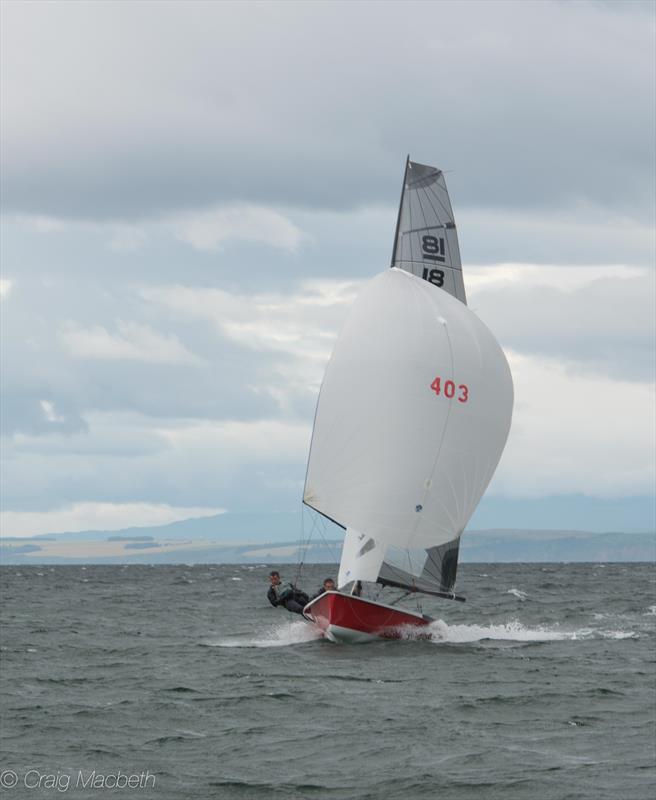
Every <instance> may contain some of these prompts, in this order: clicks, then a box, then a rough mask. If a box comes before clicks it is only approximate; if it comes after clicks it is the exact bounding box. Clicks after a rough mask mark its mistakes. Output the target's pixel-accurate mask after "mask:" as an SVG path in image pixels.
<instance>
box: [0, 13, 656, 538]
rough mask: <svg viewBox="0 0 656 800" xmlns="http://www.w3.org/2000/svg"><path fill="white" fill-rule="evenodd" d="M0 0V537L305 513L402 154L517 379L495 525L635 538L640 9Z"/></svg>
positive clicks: (640, 432)
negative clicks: (314, 444) (457, 251)
mask: <svg viewBox="0 0 656 800" xmlns="http://www.w3.org/2000/svg"><path fill="white" fill-rule="evenodd" d="M0 9H1V13H2V20H1V21H2V70H1V80H2V94H1V99H2V109H1V110H2V114H1V120H2V123H1V124H2V283H0V290H1V295H2V301H1V303H2V306H1V307H2V356H3V362H2V370H3V372H2V436H3V438H2V456H3V467H2V501H3V510H4V525H3V533H4V534H5V535H27V534H31V533H43V532H47V531H57V530H75V529H86V528H93V527H98V528H112V527H117V528H118V527H124V526H127V525H138V524H143V525H146V524H151V523H153V524H154V523H161V522H165V521H168V520H173V519H181V518H185V517H189V516H194V515H201V514H209V513H213V512H214V511H215V510H217V509H228V510H231V511H242V510H261V511H266V510H292V509H294V508H298V507H299V504H300V497H301V492H302V484H303V479H304V474H305V461H306V456H307V448H308V444H309V436H310V431H311V423H312V416H313V412H314V406H315V403H316V397H317V391H318V387H319V384H320V381H321V377H322V374H323V368H324V366H325V363H326V360H327V358H328V356H329V354H330V351H331V347H332V344H333V342H334V340H335V337H336V335H337V332H338V330H339V326H340V323H341V321H342V319H343V318H344V315H345V314H346V312H347V310H348V308H349V305H350V304H351V303H352V301H353V299H354V297H355V296H356V294H357V292H358V289H359V287H360V286H361V285H362V283H363V282H364V281H366V280H367V279H368V278H370V277H373V276H374V275H375V274H376V273H377V272H380V271H381V270H382V269H385V268H386V267H387V266H388V264H389V258H390V253H391V247H392V238H393V232H394V225H395V217H396V210H397V204H398V197H399V190H400V184H401V177H402V171H403V164H404V160H405V156H406V153H408V152H409V153H410V154H411V156H412V157H413V158H414V159H415V160H417V161H422V162H424V163H429V164H435V165H436V166H439V167H440V168H442V169H444V170H445V173H446V177H447V183H448V187H449V191H450V195H451V200H452V204H453V207H454V211H455V214H456V221H457V224H458V231H459V237H460V246H461V251H462V256H463V264H464V275H465V284H466V287H467V295H468V299H469V303H470V306H471V307H472V309H473V310H474V311H475V312H476V313H478V314H479V315H480V316H481V318H482V319H483V320H484V321H485V322H486V323H487V324H488V325H489V326H490V327H491V328H492V330H493V331H494V332H495V334H496V335H497V337H498V338H499V340H500V342H501V344H502V345H503V347H504V349H505V350H506V352H507V354H508V357H509V361H510V363H511V367H512V371H513V377H514V381H515V396H516V405H515V416H514V423H513V429H512V432H511V437H510V440H509V444H508V447H507V450H506V453H505V455H504V457H503V460H502V463H501V465H500V468H499V470H498V474H497V476H496V478H495V479H494V481H493V484H492V485H491V487H490V495H491V497H493V498H494V499H495V502H496V505H495V509H497V510H498V509H503V508H504V507H505V508H507V509H509V510H511V509H512V508H513V503H520V502H521V503H522V508H526V507H527V506H526V499H527V498H536V501H537V499H543V498H551V501H552V503H553V504H554V505H553V507H554V508H556V509H557V508H558V507H559V506H558V503H559V502H561V501H562V502H563V504H565V501H567V503H568V504H569V505H567V507H568V508H569V507H571V496H572V495H580V496H587V497H588V498H599V499H600V501H601V500H604V501H608V500H609V499H615V500H617V501H618V502H620V503H625V504H626V507H627V508H630V507H631V503H632V502H633V500H635V501H636V503H640V505H639V508H641V509H647V511H643V512H641V514H642V516H641V517H640V519H639V520H638V522H637V523H636V520H635V515H634V516H633V517H631V520H632V521H631V523H630V524H629V523H627V526H629V527H634V528H635V527H638V528H643V529H648V528H650V527H653V524H654V521H653V517H651V515H650V513H649V511H648V509H649V504H648V503H647V504H645V498H646V497H649V496H653V493H654V411H653V408H654V333H655V331H654V324H655V323H654V319H655V308H654V294H655V285H654V257H655V241H654V213H655V179H654V169H655V163H654V160H655V159H654V154H655V149H654V139H655V137H656V130H655V118H656V109H655V86H654V75H655V68H656V52H655V44H654V42H655V19H654V4H653V3H651V2H622V3H619V2H618V3H615V2H606V3H602V2H530V1H528V2H521V3H519V2H510V3H504V2H491V1H490V0H488V1H487V2H482V3H477V2H467V3H450V2H439V3H429V2H421V3H416V4H413V3H409V2H404V3H394V2H382V3H374V2H360V3H357V2H354V3H348V4H347V3H337V2H333V3H318V2H313V3H300V2H299V3H276V2H267V3H247V2H240V3H238V4H237V3H234V4H232V3H226V2H223V3H218V2H217V3H209V2H203V3H195V2H186V3H176V2H166V3H158V2H142V3H139V2H134V3H116V2H107V3H103V2H95V3H77V2H70V3H60V2H49V3H37V2H32V3H16V2H7V1H6V0H5V2H3V3H2V4H1V6H0ZM502 500H503V502H501V501H502ZM541 502H542V503H543V500H541ZM484 503H485V501H484ZM504 503H505V505H504ZM529 505H530V504H529ZM483 507H484V506H483ZM541 507H544V506H543V505H542V506H541ZM564 507H565V505H563V508H564ZM588 507H589V506H586V508H588ZM636 507H638V506H636ZM601 508H603V503H601V502H600V509H601ZM502 517H503V512H502V511H501V517H498V516H497V517H495V524H497V523H498V524H499V525H503V518H502ZM479 519H483V518H482V517H481V518H479ZM603 523H604V520H603V511H600V512H599V514H598V515H597V516H596V517H595V514H594V512H593V511H592V512H591V518H590V523H589V527H590V529H603V527H604V524H603ZM525 524H527V525H529V526H531V527H536V528H539V527H541V525H540V519H539V518H537V517H536V518H535V519H527V520H526V523H525ZM569 524H570V523H569V522H568V519H566V518H563V524H562V527H568V525H569Z"/></svg>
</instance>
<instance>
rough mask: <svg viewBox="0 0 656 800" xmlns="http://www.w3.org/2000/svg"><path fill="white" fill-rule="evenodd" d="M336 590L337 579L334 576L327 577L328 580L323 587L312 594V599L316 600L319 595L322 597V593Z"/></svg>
mask: <svg viewBox="0 0 656 800" xmlns="http://www.w3.org/2000/svg"><path fill="white" fill-rule="evenodd" d="M334 591H335V581H334V580H333V579H332V578H326V580H325V581H324V582H323V584H322V585H321V589H319V591H318V592H317V593H316V594H315V595H313V596H312V600H316V599H317V597H321V595H322V594H325V593H326V592H334Z"/></svg>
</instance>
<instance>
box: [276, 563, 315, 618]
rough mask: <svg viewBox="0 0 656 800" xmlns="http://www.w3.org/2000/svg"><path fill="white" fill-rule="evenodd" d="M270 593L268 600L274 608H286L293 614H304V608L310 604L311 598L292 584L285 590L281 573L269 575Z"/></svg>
mask: <svg viewBox="0 0 656 800" xmlns="http://www.w3.org/2000/svg"><path fill="white" fill-rule="evenodd" d="M269 583H270V584H271V586H269V591H268V592H267V600H268V601H269V602H270V603H271V605H272V606H276V607H277V606H284V607H285V608H286V609H287V611H291V612H292V614H302V613H303V608H304V607H305V606H306V605H307V604H308V603H309V602H310V598H309V597H308V596H307V595H306V594H305V592H302V591H301V590H300V589H297V588H296V587H295V586H293V585H292V584H291V583H289V584H287V586H285V587H284V588H283V586H282V581H281V579H280V573H279V572H278V571H277V570H275V569H274V570H273V571H272V572H271V573H270V574H269Z"/></svg>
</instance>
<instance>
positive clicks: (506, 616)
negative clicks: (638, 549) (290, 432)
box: [0, 564, 656, 800]
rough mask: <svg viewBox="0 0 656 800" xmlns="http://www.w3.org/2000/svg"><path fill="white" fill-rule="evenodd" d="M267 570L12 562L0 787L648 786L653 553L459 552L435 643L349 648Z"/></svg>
mask: <svg viewBox="0 0 656 800" xmlns="http://www.w3.org/2000/svg"><path fill="white" fill-rule="evenodd" d="M281 569H282V571H283V576H285V568H281ZM267 572H268V568H266V567H264V566H261V567H251V566H207V565H203V566H196V567H185V566H156V567H149V566H88V567H79V566H70V567H69V566H61V567H47V566H44V567H22V566H20V567H9V566H7V567H3V568H2V569H1V570H0V577H1V579H2V616H3V626H2V653H1V655H2V667H1V679H2V683H1V688H2V730H1V733H2V759H1V760H2V763H1V766H0V769H1V770H12V771H13V772H8V773H7V772H5V773H3V776H2V781H3V782H4V783H5V784H6V787H7V788H5V789H4V790H3V795H4V797H7V798H14V797H15V798H19V797H32V798H36V797H62V796H63V797H68V796H70V797H72V798H83V797H94V798H98V797H103V796H110V795H111V796H115V795H121V796H123V797H127V796H130V797H143V798H146V797H153V798H182V799H183V800H184V798H239V799H240V800H242V799H243V800H248V798H264V797H269V798H288V799H289V800H296V799H297V798H298V799H299V800H301V799H302V800H306V798H310V799H312V798H332V800H347V799H350V798H358V799H359V798H372V800H378V798H396V797H408V798H431V800H432V799H433V798H441V800H460V798H462V799H463V800H468V799H469V798H485V800H494V799H495V798H503V800H513V799H514V798H527V799H528V798H531V800H533V798H536V799H537V800H551V799H552V798H553V800H565V798H577V799H578V798H590V800H603V799H604V798H612V800H618V799H619V800H640V799H641V798H650V799H651V798H653V797H654V794H653V787H654V777H655V775H654V761H655V758H654V748H655V724H656V723H655V718H656V714H655V704H656V689H655V662H656V635H655V623H656V596H655V595H656V583H655V581H656V573H655V570H654V567H653V566H652V565H645V564H636V565H632V564H622V565H610V564H609V565H585V564H576V565H560V564H558V565H539V564H531V565H524V564H506V565H500V564H496V565H492V564H490V565H473V564H466V565H464V566H462V567H461V571H460V575H459V580H458V590H459V591H460V592H461V593H462V594H464V595H466V596H467V598H468V602H467V603H451V602H448V601H440V600H432V599H426V600H425V601H424V604H423V606H424V607H423V610H424V612H425V613H428V614H431V615H432V616H434V617H436V618H437V619H438V621H437V622H436V623H434V625H433V626H432V628H433V639H432V641H420V640H415V641H411V640H408V641H382V642H376V643H372V644H365V645H351V646H347V645H335V644H332V643H330V642H326V641H323V640H318V639H316V638H315V637H314V635H313V632H312V630H311V628H310V626H309V625H308V624H307V623H305V622H303V621H302V620H300V619H299V618H298V617H293V616H292V615H290V614H288V613H287V612H286V611H284V610H282V609H273V608H271V607H270V606H269V605H268V604H267V602H266V599H265V594H266V589H267V581H266V575H267ZM293 572H294V568H292V567H289V568H287V569H286V574H287V577H292V576H293ZM330 572H331V569H330V568H327V567H325V566H321V567H306V568H305V570H304V574H303V580H302V584H303V585H304V587H306V588H308V589H309V590H311V591H314V590H315V589H317V588H318V586H319V584H320V581H321V579H322V578H323V577H324V576H325V575H326V574H329V573H330ZM388 596H389V595H388ZM94 770H95V773H94ZM143 773H146V774H145V777H144V775H143ZM14 774H15V776H16V777H15V780H16V781H17V785H16V786H11V785H10V784H11V783H12V782H13V781H14V777H13V775H14ZM117 774H121V775H124V776H126V777H125V778H123V779H121V780H127V776H130V775H137V776H141V777H139V778H138V780H140V781H141V783H142V786H141V787H138V786H137V787H133V788H129V787H126V788H119V789H113V788H111V787H112V786H113V783H112V776H116V775H117ZM90 776H91V777H90ZM92 779H93V780H96V781H97V782H99V784H100V785H98V786H97V787H96V788H92V786H91V784H90V781H91V780H92ZM114 780H115V778H114ZM134 780H135V779H133V782H134ZM39 781H40V782H41V783H40V788H39ZM103 782H104V784H105V788H102V783H103ZM153 783H154V788H153ZM26 784H27V785H26ZM119 784H120V781H119ZM48 786H50V787H51V788H47V787H48ZM107 786H109V787H110V788H107ZM33 787H35V788H33Z"/></svg>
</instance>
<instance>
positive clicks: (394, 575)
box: [377, 537, 462, 600]
mask: <svg viewBox="0 0 656 800" xmlns="http://www.w3.org/2000/svg"><path fill="white" fill-rule="evenodd" d="M459 548H460V537H458V538H456V539H453V540H452V541H450V542H446V544H442V545H439V546H438V547H429V548H427V549H426V550H422V551H408V550H401V549H400V548H388V550H387V553H386V554H385V560H384V561H383V564H382V566H381V568H380V571H379V573H378V578H377V582H378V583H380V584H382V585H383V586H397V587H399V588H401V589H407V590H408V591H413V592H424V593H426V594H437V595H449V596H454V595H453V590H454V587H455V583H456V573H457V571H458V550H459ZM454 599H458V600H461V599H462V598H460V597H455V596H454Z"/></svg>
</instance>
